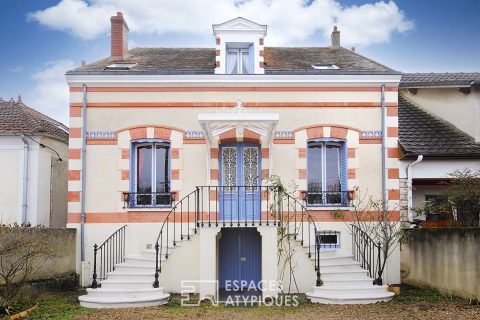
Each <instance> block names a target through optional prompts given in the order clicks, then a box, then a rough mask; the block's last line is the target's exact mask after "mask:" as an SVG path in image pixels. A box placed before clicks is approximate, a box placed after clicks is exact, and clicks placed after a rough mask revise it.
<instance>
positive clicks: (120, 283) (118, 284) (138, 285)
mask: <svg viewBox="0 0 480 320" xmlns="http://www.w3.org/2000/svg"><path fill="white" fill-rule="evenodd" d="M154 280H155V279H154V277H153V275H152V276H151V277H150V278H146V279H143V280H141V281H139V280H131V279H130V278H129V277H127V278H126V279H125V278H122V279H107V280H103V281H100V284H101V286H102V289H116V290H130V289H150V288H153V281H154Z"/></svg>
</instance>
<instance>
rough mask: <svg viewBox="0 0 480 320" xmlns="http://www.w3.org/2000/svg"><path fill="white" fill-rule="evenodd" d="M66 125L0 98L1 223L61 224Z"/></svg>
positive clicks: (63, 219)
mask: <svg viewBox="0 0 480 320" xmlns="http://www.w3.org/2000/svg"><path fill="white" fill-rule="evenodd" d="M67 152H68V128H67V127H66V126H64V125H63V124H61V123H60V122H58V121H55V120H53V119H51V118H49V117H47V116H46V115H44V114H42V113H40V112H38V111H36V110H34V109H32V108H29V107H27V106H26V105H25V104H24V103H23V102H22V100H21V98H20V97H18V100H17V101H14V100H13V99H12V100H10V101H4V100H3V99H0V177H1V181H2V183H0V223H1V224H30V225H33V226H36V225H42V226H47V227H58V228H65V226H66V223H67V180H68V179H67V171H68V158H67Z"/></svg>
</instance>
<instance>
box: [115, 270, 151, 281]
mask: <svg viewBox="0 0 480 320" xmlns="http://www.w3.org/2000/svg"><path fill="white" fill-rule="evenodd" d="M154 275H155V271H154V270H152V271H150V272H142V271H137V272H135V273H132V272H120V271H113V272H109V273H107V279H108V280H112V281H115V280H118V281H122V280H124V279H128V280H129V281H138V282H143V281H149V280H150V282H151V283H153V281H154V280H155V279H154Z"/></svg>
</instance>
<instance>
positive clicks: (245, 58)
mask: <svg viewBox="0 0 480 320" xmlns="http://www.w3.org/2000/svg"><path fill="white" fill-rule="evenodd" d="M249 57H250V56H249V54H248V51H242V73H243V74H249V73H250V58H249Z"/></svg>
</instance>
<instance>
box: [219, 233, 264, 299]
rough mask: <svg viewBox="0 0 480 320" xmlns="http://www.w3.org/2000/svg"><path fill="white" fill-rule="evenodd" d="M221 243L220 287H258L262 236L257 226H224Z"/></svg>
mask: <svg viewBox="0 0 480 320" xmlns="http://www.w3.org/2000/svg"><path fill="white" fill-rule="evenodd" d="M221 232H222V236H221V238H220V243H219V252H220V256H219V264H220V265H219V268H220V284H219V288H220V289H226V290H229V289H230V290H229V291H232V290H235V289H236V288H239V289H242V290H243V289H247V288H248V287H250V288H252V287H253V286H255V287H256V288H258V283H259V281H260V276H261V275H260V270H261V237H260V234H259V233H258V231H257V230H256V229H255V228H223V229H222V231H221Z"/></svg>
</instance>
